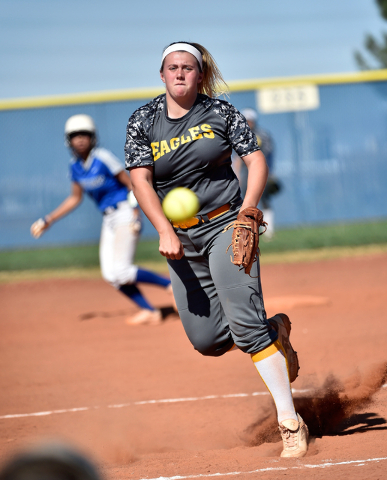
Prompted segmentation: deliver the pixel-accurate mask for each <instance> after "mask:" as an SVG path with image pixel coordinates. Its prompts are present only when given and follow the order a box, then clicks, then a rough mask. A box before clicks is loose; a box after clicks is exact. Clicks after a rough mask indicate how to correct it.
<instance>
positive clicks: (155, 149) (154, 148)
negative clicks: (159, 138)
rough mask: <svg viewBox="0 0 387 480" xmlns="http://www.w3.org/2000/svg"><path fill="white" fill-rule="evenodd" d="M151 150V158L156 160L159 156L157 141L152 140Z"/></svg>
mask: <svg viewBox="0 0 387 480" xmlns="http://www.w3.org/2000/svg"><path fill="white" fill-rule="evenodd" d="M151 147H152V152H153V160H154V161H156V160H157V159H159V158H160V157H161V155H160V152H159V142H152V143H151Z"/></svg>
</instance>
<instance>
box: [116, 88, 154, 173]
mask: <svg viewBox="0 0 387 480" xmlns="http://www.w3.org/2000/svg"><path fill="white" fill-rule="evenodd" d="M160 100H161V96H160V97H156V98H155V99H153V100H152V101H151V102H149V103H147V104H146V105H144V106H143V107H141V108H138V109H137V110H136V111H135V112H134V113H133V115H132V116H131V117H130V118H129V121H128V125H127V127H126V142H125V149H124V150H125V167H126V169H129V168H133V167H145V166H153V153H152V147H151V142H150V140H149V138H148V132H149V130H150V128H151V126H152V125H153V121H154V117H155V115H156V113H157V112H158V111H159V110H160V109H162V105H163V104H162V102H161V101H160Z"/></svg>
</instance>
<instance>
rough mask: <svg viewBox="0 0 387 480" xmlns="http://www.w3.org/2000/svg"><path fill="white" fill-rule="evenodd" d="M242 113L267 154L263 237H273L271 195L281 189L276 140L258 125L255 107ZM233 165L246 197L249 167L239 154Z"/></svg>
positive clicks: (262, 203)
mask: <svg viewBox="0 0 387 480" xmlns="http://www.w3.org/2000/svg"><path fill="white" fill-rule="evenodd" d="M241 113H242V115H243V116H244V117H245V119H246V120H247V123H248V125H249V127H250V128H251V130H252V131H253V132H254V133H255V135H256V137H257V142H258V145H259V147H260V149H261V150H262V153H263V154H264V155H265V158H266V163H267V166H268V168H269V177H268V179H267V182H266V186H265V190H264V191H263V194H262V197H261V201H260V206H261V208H262V212H263V215H264V220H265V221H266V222H267V223H268V225H267V229H266V232H265V234H264V236H263V238H266V239H271V238H272V237H273V235H274V210H273V208H272V204H271V197H272V196H273V195H276V194H277V193H278V192H279V191H280V189H281V184H280V182H279V181H278V179H277V178H276V177H275V176H274V174H273V167H274V142H273V139H272V137H271V135H270V133H269V132H267V131H266V130H264V129H263V128H261V127H260V126H259V125H258V114H257V112H256V111H255V110H254V109H252V108H245V109H243V110H242V111H241ZM233 167H234V170H235V173H236V174H237V177H238V179H239V183H240V187H241V193H242V197H244V196H245V194H246V190H247V175H248V171H247V167H246V165H245V163H244V162H243V160H242V159H241V158H240V157H238V156H237V155H235V156H234V160H233Z"/></svg>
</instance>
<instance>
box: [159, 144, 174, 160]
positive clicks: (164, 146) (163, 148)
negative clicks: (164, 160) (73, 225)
mask: <svg viewBox="0 0 387 480" xmlns="http://www.w3.org/2000/svg"><path fill="white" fill-rule="evenodd" d="M170 151H171V149H170V148H169V147H168V143H167V141H166V140H161V142H160V156H161V157H162V156H163V155H165V154H166V153H169V152H170Z"/></svg>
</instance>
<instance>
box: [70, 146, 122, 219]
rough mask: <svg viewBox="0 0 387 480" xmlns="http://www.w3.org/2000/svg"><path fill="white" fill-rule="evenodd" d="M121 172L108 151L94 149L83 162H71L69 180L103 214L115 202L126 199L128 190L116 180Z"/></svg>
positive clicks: (113, 205)
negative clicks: (78, 186) (76, 184)
mask: <svg viewBox="0 0 387 480" xmlns="http://www.w3.org/2000/svg"><path fill="white" fill-rule="evenodd" d="M122 170H124V167H123V166H122V165H121V163H120V161H119V160H118V158H117V157H116V156H114V155H113V154H112V153H111V152H109V150H106V149H105V148H94V149H93V150H92V151H91V152H90V154H89V156H88V158H87V160H86V161H85V162H84V161H83V160H82V159H80V158H73V159H72V160H71V163H70V178H71V181H72V182H76V183H78V184H79V185H80V186H81V187H82V189H83V191H84V192H86V193H87V194H88V195H89V196H90V198H92V199H93V200H94V202H95V203H96V204H97V207H98V208H99V210H101V211H102V212H104V211H105V210H106V209H107V208H108V207H116V206H117V202H122V201H124V200H126V199H127V196H128V189H127V188H126V186H125V185H123V184H122V183H121V182H119V181H118V180H117V178H116V175H118V174H119V173H120V172H121V171H122Z"/></svg>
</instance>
